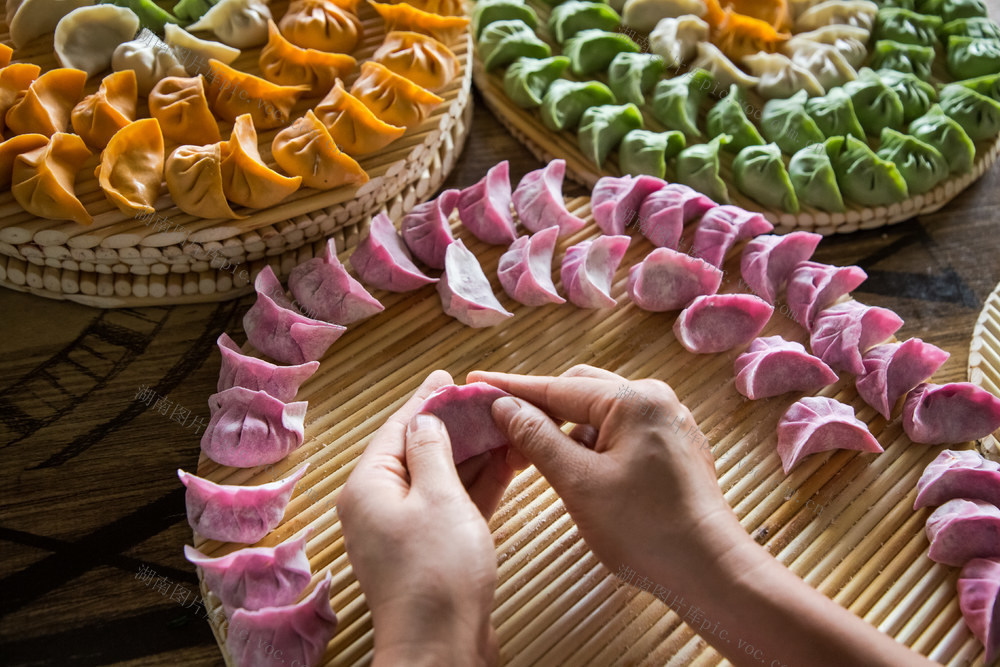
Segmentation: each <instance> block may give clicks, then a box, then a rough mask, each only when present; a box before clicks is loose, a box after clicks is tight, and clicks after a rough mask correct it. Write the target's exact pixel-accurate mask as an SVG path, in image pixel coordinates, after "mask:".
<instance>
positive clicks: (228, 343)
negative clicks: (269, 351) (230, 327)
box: [215, 332, 319, 403]
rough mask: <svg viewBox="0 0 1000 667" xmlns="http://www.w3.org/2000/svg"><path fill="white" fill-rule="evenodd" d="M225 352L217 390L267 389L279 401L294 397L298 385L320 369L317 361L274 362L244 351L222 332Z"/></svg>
mask: <svg viewBox="0 0 1000 667" xmlns="http://www.w3.org/2000/svg"><path fill="white" fill-rule="evenodd" d="M216 344H217V345H218V347H219V353H220V354H222V367H221V368H220V369H219V381H218V383H217V384H216V389H215V390H216V391H217V392H221V391H225V390H226V389H229V388H230V387H243V388H245V389H250V390H252V391H264V392H267V393H268V394H270V395H271V396H274V397H275V398H276V399H278V400H279V401H284V402H285V403H288V402H289V401H294V400H295V394H297V393H298V391H299V386H300V385H301V384H302V383H303V382H305V381H306V380H308V379H309V378H310V377H311V376H312V374H313V373H315V372H316V371H317V370H318V369H319V362H318V361H307V362H305V363H302V364H296V365H294V366H282V365H278V364H272V363H271V362H269V361H264V360H263V359H258V358H257V357H251V356H249V355H246V354H243V350H241V349H240V346H239V345H237V344H236V343H235V342H234V341H233V339H232V338H230V337H229V335H228V334H226V333H225V332H223V333H222V334H220V335H219V339H218V340H217V341H216Z"/></svg>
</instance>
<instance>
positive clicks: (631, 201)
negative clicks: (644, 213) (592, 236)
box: [590, 175, 666, 236]
mask: <svg viewBox="0 0 1000 667" xmlns="http://www.w3.org/2000/svg"><path fill="white" fill-rule="evenodd" d="M665 185H666V182H665V181H663V180H662V179H659V178H656V177H655V176H645V175H644V176H627V175H626V176H604V177H602V178H600V179H598V181H597V183H596V184H595V185H594V190H593V192H592V193H591V195H590V212H591V213H592V214H593V216H594V222H596V223H597V226H598V227H600V228H601V231H603V232H604V233H605V234H607V235H608V236H620V235H621V234H624V233H625V228H626V227H628V226H629V225H631V224H632V223H633V222H634V221H635V220H637V219H638V218H639V208H640V207H641V206H642V202H643V200H645V199H646V197H648V196H649V195H651V194H652V193H654V192H656V191H657V190H659V189H660V188H662V187H663V186H665Z"/></svg>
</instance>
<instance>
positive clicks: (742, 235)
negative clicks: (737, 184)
mask: <svg viewBox="0 0 1000 667" xmlns="http://www.w3.org/2000/svg"><path fill="white" fill-rule="evenodd" d="M772 229H774V225H772V224H771V223H770V222H768V221H767V220H766V219H765V218H764V216H763V215H761V214H760V213H756V212H754V211H747V210H746V209H742V208H740V207H739V206H732V205H730V204H725V205H723V206H716V207H714V208H711V209H709V210H708V212H706V213H705V215H703V216H702V217H701V220H700V221H699V222H698V226H697V227H696V228H695V230H694V240H693V241H692V242H691V254H693V255H694V256H695V257H701V258H702V259H704V260H705V261H706V262H708V263H709V264H714V265H715V266H719V267H721V266H722V262H723V261H724V260H725V259H726V253H727V252H729V249H730V248H732V247H733V244H734V243H736V242H737V241H741V240H743V239H752V238H753V237H755V236H759V235H760V234H766V233H767V232H769V231H771V230H772Z"/></svg>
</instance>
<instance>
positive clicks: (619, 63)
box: [608, 51, 667, 104]
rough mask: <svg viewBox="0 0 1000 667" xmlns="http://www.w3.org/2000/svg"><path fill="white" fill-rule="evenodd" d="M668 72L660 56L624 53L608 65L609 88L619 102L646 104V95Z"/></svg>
mask: <svg viewBox="0 0 1000 667" xmlns="http://www.w3.org/2000/svg"><path fill="white" fill-rule="evenodd" d="M666 70H667V66H666V65H664V64H663V58H661V57H660V56H656V55H653V54H652V53H630V52H628V51H623V52H621V53H619V54H618V55H616V56H615V58H614V60H612V61H611V64H610V65H608V86H610V87H611V92H613V93H614V94H615V98H616V99H617V100H618V101H619V102H632V103H633V104H645V103H646V93H648V92H649V91H650V90H652V89H653V85H654V84H655V83H656V82H657V80H659V78H660V76H662V75H663V73H664V72H665V71H666Z"/></svg>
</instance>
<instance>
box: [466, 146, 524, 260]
mask: <svg viewBox="0 0 1000 667" xmlns="http://www.w3.org/2000/svg"><path fill="white" fill-rule="evenodd" d="M510 204H511V192H510V165H509V164H508V163H507V160H504V161H503V162H498V163H497V164H495V165H494V166H493V167H492V168H491V169H490V170H489V171H487V172H486V175H485V176H483V178H482V179H481V180H480V181H479V182H478V183H476V184H475V185H470V186H469V187H467V188H465V189H464V190H462V193H461V194H460V195H459V197H458V217H459V218H460V219H461V220H462V224H463V225H465V228H466V229H468V230H469V231H470V232H472V234H473V236H475V237H476V238H477V239H479V240H480V241H482V242H483V243H489V244H490V245H510V244H511V243H513V242H514V239H516V238H517V229H516V228H515V227H514V217H513V216H512V215H511V212H510Z"/></svg>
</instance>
